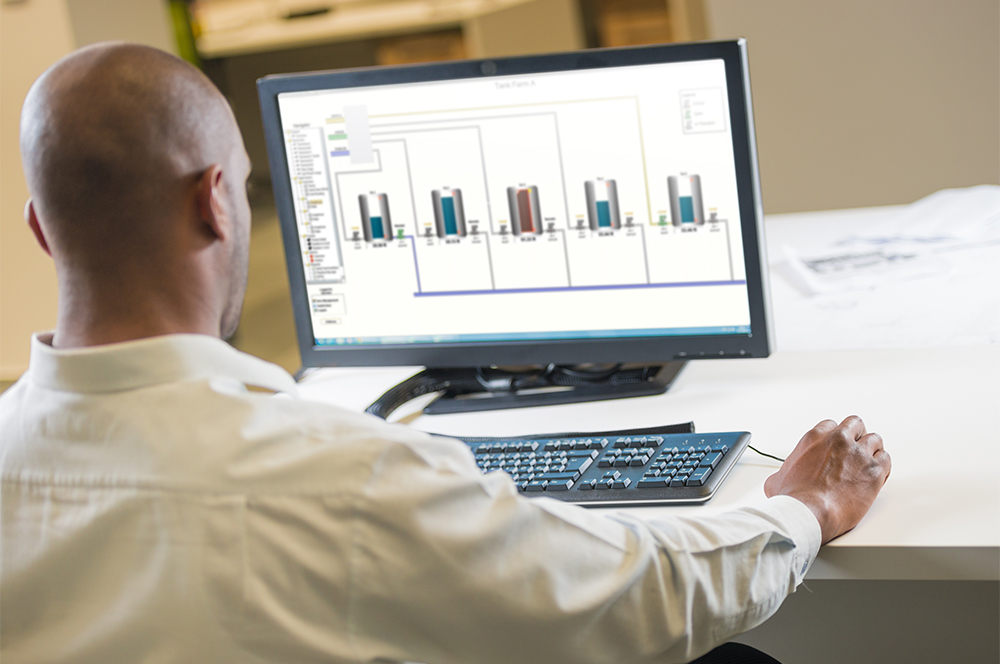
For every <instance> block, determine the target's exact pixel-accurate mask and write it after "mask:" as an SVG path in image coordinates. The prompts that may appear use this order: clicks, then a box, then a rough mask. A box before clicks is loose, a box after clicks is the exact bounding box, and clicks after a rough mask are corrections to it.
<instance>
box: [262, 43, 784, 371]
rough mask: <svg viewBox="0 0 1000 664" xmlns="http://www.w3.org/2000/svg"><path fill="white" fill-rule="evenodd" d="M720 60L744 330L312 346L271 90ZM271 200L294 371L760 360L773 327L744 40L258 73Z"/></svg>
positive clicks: (277, 92)
mask: <svg viewBox="0 0 1000 664" xmlns="http://www.w3.org/2000/svg"><path fill="white" fill-rule="evenodd" d="M696 60H722V61H723V62H724V67H725V75H726V86H727V93H728V96H729V102H730V103H729V112H730V126H731V127H732V139H733V155H734V159H735V166H736V185H737V193H738V198H739V209H740V218H741V220H742V222H743V223H741V231H742V239H743V258H744V263H745V268H746V286H747V295H748V304H749V309H750V330H751V331H750V333H747V334H717V335H695V336H655V337H629V338H615V337H603V338H587V339H563V340H532V341H487V342H457V343H449V342H442V343H433V344H400V345H390V344H378V345H333V346H319V345H317V344H316V343H315V338H314V335H313V331H312V319H311V316H310V306H309V302H308V296H307V290H306V283H305V274H304V269H303V265H302V254H301V251H300V249H299V245H298V231H297V226H296V219H295V214H294V210H293V206H292V192H291V185H290V182H289V178H287V177H282V176H283V174H286V173H287V172H288V167H287V155H286V153H285V144H284V141H283V140H282V136H283V133H282V128H281V118H280V114H279V110H278V95H280V94H283V93H288V92H307V91H314V90H324V89H337V88H353V87H365V86H374V85H387V84H394V83H416V82H431V81H442V80H455V79H463V78H491V77H495V76H506V75H525V74H536V73H546V72H558V71H566V70H580V69H593V68H601V67H621V66H634V65H644V64H658V63H675V62H688V61H696ZM257 87H258V95H259V99H260V105H261V116H262V121H263V126H264V135H265V142H266V146H267V152H268V161H269V164H270V170H271V179H272V186H273V189H274V200H275V206H276V208H277V212H278V217H279V220H280V224H281V234H282V240H283V242H284V247H285V256H286V265H287V267H288V278H289V287H290V290H291V299H292V309H293V312H294V315H295V328H296V336H297V339H298V346H299V352H300V354H301V357H302V365H303V368H313V367H329V366H426V367H474V366H507V365H545V364H550V363H555V364H583V363H608V362H614V363H619V362H622V363H652V362H666V361H670V360H678V359H701V358H729V357H767V356H768V355H769V354H770V353H771V351H772V344H773V338H774V336H773V332H772V321H771V308H770V293H769V285H768V271H767V255H766V244H765V242H764V224H763V221H764V215H763V206H762V203H761V195H760V176H759V172H758V167H757V154H756V151H757V147H756V139H755V135H754V125H753V110H752V108H753V107H752V103H751V97H750V72H749V65H748V62H747V48H746V41H745V40H743V39H738V40H732V41H716V42H697V43H690V44H665V45H655V46H639V47H628V48H608V49H589V50H582V51H572V52H568V53H557V54H545V55H533V56H521V57H509V58H491V59H479V60H462V61H456V62H443V63H434V64H423V65H407V66H394V67H368V68H360V69H343V70H333V71H322V72H307V73H299V74H279V75H272V76H267V77H265V78H263V79H260V80H258V81H257Z"/></svg>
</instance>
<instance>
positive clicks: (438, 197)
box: [431, 189, 466, 238]
mask: <svg viewBox="0 0 1000 664" xmlns="http://www.w3.org/2000/svg"><path fill="white" fill-rule="evenodd" d="M431 198H432V199H433V201H434V226H435V228H436V229H437V234H438V237H440V238H445V237H465V233H466V231H465V206H464V205H463V204H462V190H461V189H435V190H434V191H432V192H431Z"/></svg>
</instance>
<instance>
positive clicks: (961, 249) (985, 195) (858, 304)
mask: <svg viewBox="0 0 1000 664" xmlns="http://www.w3.org/2000/svg"><path fill="white" fill-rule="evenodd" d="M852 218H853V217H852V216H851V215H849V214H847V215H845V216H844V217H843V218H842V219H841V220H838V223H842V224H843V226H842V227H843V232H842V233H841V234H840V235H837V233H836V232H834V233H832V234H830V233H829V232H826V230H824V231H823V232H822V233H821V235H822V236H823V237H825V238H826V239H825V240H823V241H821V242H815V241H813V242H809V243H808V246H810V249H809V250H808V251H803V250H799V251H796V250H795V249H793V248H790V247H789V248H785V250H784V252H781V251H779V252H776V255H775V258H776V259H777V261H776V263H775V264H774V265H773V266H772V273H773V274H775V275H776V276H777V277H778V279H776V280H774V282H773V283H772V290H773V293H774V299H775V310H774V315H775V323H776V329H777V334H778V348H779V349H781V350H820V349H824V350H829V349H848V348H850V349H859V348H869V349H872V348H941V347H956V346H958V347H961V346H981V345H991V344H998V343H1000V187H995V186H992V187H974V188H971V189H965V190H946V191H942V192H938V193H936V194H934V195H932V196H928V197H927V198H925V199H922V200H920V201H917V202H916V203H914V204H913V205H910V206H907V207H905V208H899V209H898V210H897V211H893V212H887V213H886V214H884V215H880V214H871V213H869V214H868V215H867V216H866V217H865V218H866V219H868V220H869V221H866V222H865V223H864V224H863V225H859V224H857V223H854V222H853V221H852ZM871 220H875V221H871ZM826 228H831V227H826ZM799 241H802V240H801V239H800V240H799ZM780 246H781V245H779V247H780Z"/></svg>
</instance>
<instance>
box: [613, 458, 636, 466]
mask: <svg viewBox="0 0 1000 664" xmlns="http://www.w3.org/2000/svg"><path fill="white" fill-rule="evenodd" d="M631 460H632V458H631V457H618V458H617V459H615V463H614V465H615V466H627V465H628V464H629V462H630V461H631Z"/></svg>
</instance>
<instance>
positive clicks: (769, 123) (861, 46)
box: [705, 0, 1000, 213]
mask: <svg viewBox="0 0 1000 664" xmlns="http://www.w3.org/2000/svg"><path fill="white" fill-rule="evenodd" d="M705 9H706V14H707V21H708V30H709V34H710V36H711V37H712V38H732V37H740V36H742V37H746V38H747V41H748V48H749V53H750V71H751V79H752V82H753V101H754V111H755V115H756V126H757V141H758V146H759V152H760V166H761V178H762V185H763V198H764V210H765V211H766V212H769V213H774V212H795V211H806V210H821V209H837V208H849V207H863V206H871V205H889V204H896V203H909V202H912V201H914V200H916V199H918V198H921V197H923V196H925V195H927V194H929V193H931V192H933V191H936V190H938V189H943V188H946V187H965V186H971V185H976V184H983V183H994V184H995V183H998V182H1000V157H998V152H1000V3H997V2H996V1H995V0H951V1H950V2H941V1H940V0H879V1H878V2H871V0H839V1H838V2H815V1H804V0H756V1H755V2H745V1H744V0H705Z"/></svg>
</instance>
